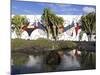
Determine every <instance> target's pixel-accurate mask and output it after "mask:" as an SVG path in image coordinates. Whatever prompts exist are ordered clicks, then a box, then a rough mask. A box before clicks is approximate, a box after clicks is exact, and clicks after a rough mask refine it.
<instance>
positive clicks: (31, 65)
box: [11, 50, 95, 73]
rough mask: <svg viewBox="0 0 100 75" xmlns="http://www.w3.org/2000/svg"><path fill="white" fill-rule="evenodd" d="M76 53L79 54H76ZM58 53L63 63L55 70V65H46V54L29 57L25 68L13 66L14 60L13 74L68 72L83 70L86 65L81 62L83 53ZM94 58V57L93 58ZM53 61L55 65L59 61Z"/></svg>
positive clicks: (72, 51) (73, 51)
mask: <svg viewBox="0 0 100 75" xmlns="http://www.w3.org/2000/svg"><path fill="white" fill-rule="evenodd" d="M76 52H77V54H76ZM56 53H58V54H59V56H60V58H61V61H60V63H59V64H56V67H55V68H53V67H54V65H55V64H53V66H52V64H50V65H49V66H48V65H46V63H45V60H44V56H45V57H47V56H46V55H45V54H46V53H44V54H42V55H40V54H38V55H28V60H27V62H26V63H24V66H20V67H18V66H16V64H13V61H14V60H12V61H11V62H12V73H34V72H49V71H65V70H66V71H68V70H78V69H82V66H84V65H82V64H84V63H82V64H81V62H80V60H83V53H82V52H80V51H77V50H71V51H56ZM51 54H52V53H51ZM54 55H55V54H54ZM88 55H89V54H88ZM84 56H85V55H84ZM89 56H90V55H89ZM92 57H94V56H92ZM52 58H55V56H53V57H51V58H50V59H52ZM85 58H86V57H85ZM89 59H90V58H89V57H88V59H86V60H89ZM94 59H95V58H94ZM16 60H18V59H16ZM53 61H54V63H55V61H58V60H56V59H55V60H53ZM92 61H94V60H92ZM87 62H88V63H90V62H91V60H89V61H87ZM87 62H86V63H87ZM94 62H95V61H94ZM93 64H94V63H93ZM90 66H92V65H90ZM14 71H15V72H14Z"/></svg>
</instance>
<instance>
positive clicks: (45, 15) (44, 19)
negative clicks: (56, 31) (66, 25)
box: [41, 8, 51, 38]
mask: <svg viewBox="0 0 100 75" xmlns="http://www.w3.org/2000/svg"><path fill="white" fill-rule="evenodd" d="M50 15H51V10H50V8H44V10H43V14H42V16H41V18H42V23H43V25H44V26H45V28H46V31H47V37H48V38H49V34H50V22H49V21H50Z"/></svg>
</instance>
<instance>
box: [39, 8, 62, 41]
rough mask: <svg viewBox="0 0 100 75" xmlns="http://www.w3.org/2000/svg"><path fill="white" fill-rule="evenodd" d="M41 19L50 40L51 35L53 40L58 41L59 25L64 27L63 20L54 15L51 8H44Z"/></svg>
mask: <svg viewBox="0 0 100 75" xmlns="http://www.w3.org/2000/svg"><path fill="white" fill-rule="evenodd" d="M41 18H42V23H43V24H44V26H45V27H46V31H47V37H48V38H49V34H50V33H51V34H52V37H53V39H55V40H56V37H57V35H58V25H63V23H64V20H63V18H62V17H58V16H56V14H54V13H53V12H52V11H51V10H50V9H49V8H44V12H43V15H42V16H41Z"/></svg>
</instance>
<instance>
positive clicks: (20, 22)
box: [11, 15, 29, 38]
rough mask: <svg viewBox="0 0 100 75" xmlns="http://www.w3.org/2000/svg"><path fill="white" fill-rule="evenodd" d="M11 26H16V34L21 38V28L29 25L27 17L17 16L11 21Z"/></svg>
mask: <svg viewBox="0 0 100 75" xmlns="http://www.w3.org/2000/svg"><path fill="white" fill-rule="evenodd" d="M11 24H13V25H14V27H15V31H16V34H17V36H18V37H19V38H20V35H21V30H20V29H21V26H22V25H23V24H24V25H27V24H29V22H28V20H27V18H26V16H20V15H16V16H14V17H13V18H12V19H11Z"/></svg>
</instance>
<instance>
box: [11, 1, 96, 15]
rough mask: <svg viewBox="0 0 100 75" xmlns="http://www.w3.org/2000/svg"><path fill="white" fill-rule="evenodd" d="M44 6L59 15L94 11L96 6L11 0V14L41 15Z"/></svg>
mask: <svg viewBox="0 0 100 75" xmlns="http://www.w3.org/2000/svg"><path fill="white" fill-rule="evenodd" d="M45 7H49V8H51V10H52V11H53V12H54V13H55V14H59V15H82V14H86V13H89V12H95V10H96V6H92V5H91V6H90V5H74V4H54V3H42V2H41V3H38V2H27V1H16V0H12V7H11V10H12V14H14V15H41V14H42V13H43V9H44V8H45Z"/></svg>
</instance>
